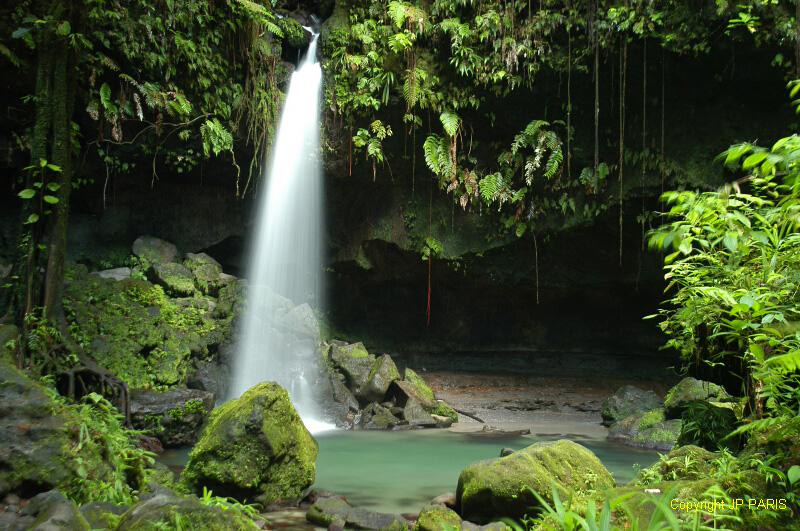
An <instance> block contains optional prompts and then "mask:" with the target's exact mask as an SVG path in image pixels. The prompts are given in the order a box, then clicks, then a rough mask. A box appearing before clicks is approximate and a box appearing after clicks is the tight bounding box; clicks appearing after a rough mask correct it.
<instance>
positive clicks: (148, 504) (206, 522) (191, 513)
mask: <svg viewBox="0 0 800 531" xmlns="http://www.w3.org/2000/svg"><path fill="white" fill-rule="evenodd" d="M117 529H119V530H120V531H163V530H164V529H176V530H181V529H186V530H188V529H191V530H192V531H255V530H256V529H259V528H258V527H257V526H256V525H255V523H254V522H253V521H252V520H250V518H248V517H246V516H245V515H243V514H242V513H241V512H240V511H238V510H235V509H232V508H231V509H227V510H226V509H224V508H220V507H212V506H209V505H206V504H204V503H202V502H201V500H198V499H197V498H195V497H193V496H177V495H175V494H172V493H171V492H168V491H165V492H160V493H157V494H155V495H154V496H153V497H151V498H149V499H147V500H145V501H142V502H140V503H139V504H137V505H135V506H133V507H131V509H130V510H128V511H127V512H126V513H125V514H123V515H122V518H121V519H120V522H119V527H118V528H117Z"/></svg>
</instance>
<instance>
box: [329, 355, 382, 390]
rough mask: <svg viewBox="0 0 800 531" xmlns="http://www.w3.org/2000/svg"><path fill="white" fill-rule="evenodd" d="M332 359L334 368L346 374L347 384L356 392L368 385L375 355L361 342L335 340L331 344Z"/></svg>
mask: <svg viewBox="0 0 800 531" xmlns="http://www.w3.org/2000/svg"><path fill="white" fill-rule="evenodd" d="M330 360H331V363H332V364H333V366H334V368H335V369H336V370H338V371H339V372H341V373H342V375H344V378H345V384H346V385H347V387H348V388H349V389H350V390H351V391H353V392H354V394H355V391H356V390H357V389H361V388H362V387H364V386H365V385H366V383H367V380H368V379H369V375H370V372H371V371H372V365H373V363H374V362H375V356H373V355H371V354H370V353H369V352H367V349H366V348H365V347H364V345H363V344H362V343H360V342H359V343H351V344H344V343H338V342H334V343H332V344H331V349H330ZM380 398H383V397H380ZM380 398H379V399H380Z"/></svg>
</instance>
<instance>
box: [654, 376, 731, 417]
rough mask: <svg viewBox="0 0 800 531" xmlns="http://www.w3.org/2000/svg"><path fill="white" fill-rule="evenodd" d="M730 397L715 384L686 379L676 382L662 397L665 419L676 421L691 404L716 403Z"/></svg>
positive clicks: (690, 378)
mask: <svg viewBox="0 0 800 531" xmlns="http://www.w3.org/2000/svg"><path fill="white" fill-rule="evenodd" d="M730 398H731V397H730V395H729V394H728V393H727V391H725V389H724V388H723V387H722V386H719V385H717V384H715V383H711V382H706V381H704V380H697V379H696V378H692V377H687V378H684V379H683V380H681V381H680V382H678V383H677V384H676V385H675V386H674V387H673V388H672V389H670V390H669V391H667V394H666V395H665V396H664V410H665V412H666V415H667V418H670V419H676V418H679V417H680V416H681V413H683V410H684V409H686V406H688V405H689V404H690V403H691V402H695V401H697V400H712V401H716V402H721V401H726V400H729V399H730Z"/></svg>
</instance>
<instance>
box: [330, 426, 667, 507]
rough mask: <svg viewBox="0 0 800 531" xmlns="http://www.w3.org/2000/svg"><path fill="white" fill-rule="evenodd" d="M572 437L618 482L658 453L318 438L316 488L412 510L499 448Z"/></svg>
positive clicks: (431, 439)
mask: <svg viewBox="0 0 800 531" xmlns="http://www.w3.org/2000/svg"><path fill="white" fill-rule="evenodd" d="M560 438H569V439H573V440H575V441H576V442H579V443H580V444H583V445H584V446H586V447H587V448H589V449H590V450H592V451H593V452H594V453H595V454H597V456H598V457H599V458H600V460H601V461H603V463H604V464H605V465H606V467H607V468H608V469H609V470H610V471H611V473H612V474H613V475H614V477H615V478H616V479H617V482H618V483H625V482H627V481H630V480H631V479H632V478H633V475H634V469H633V465H634V464H639V465H641V466H648V465H650V464H651V463H653V462H655V461H656V459H657V455H658V454H657V453H655V452H650V451H644V450H636V449H632V448H627V447H624V446H620V445H616V444H612V443H609V442H607V441H605V440H597V439H588V438H586V437H581V436H569V435H567V436H563V435H529V436H524V437H497V436H487V435H478V434H465V433H452V432H448V431H443V430H429V431H414V432H403V431H399V432H398V431H390V432H352V431H337V432H329V433H325V434H320V435H318V436H317V440H318V441H319V449H320V452H319V458H318V459H317V483H316V487H317V488H319V489H322V490H328V491H331V492H334V493H336V494H342V495H344V496H347V498H348V500H349V501H350V502H351V503H352V504H353V505H355V506H357V507H364V508H367V509H371V510H376V511H382V512H392V513H403V512H417V511H419V509H420V508H421V507H422V506H423V505H424V504H425V503H426V502H428V501H430V500H431V499H432V498H434V497H435V496H438V495H439V494H443V493H445V492H455V490H456V483H457V482H458V475H459V473H460V472H461V470H462V469H463V468H464V467H465V466H466V465H468V464H470V463H473V462H475V461H479V460H481V459H487V458H491V457H497V456H498V455H500V450H501V448H504V447H508V448H513V449H515V450H517V449H520V448H524V447H525V446H528V445H530V444H533V443H534V442H537V441H543V440H556V439H560Z"/></svg>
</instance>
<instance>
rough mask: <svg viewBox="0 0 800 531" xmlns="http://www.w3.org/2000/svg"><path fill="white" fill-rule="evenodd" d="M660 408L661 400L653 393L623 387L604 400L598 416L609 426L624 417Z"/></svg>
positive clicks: (630, 386)
mask: <svg viewBox="0 0 800 531" xmlns="http://www.w3.org/2000/svg"><path fill="white" fill-rule="evenodd" d="M660 407H661V399H660V398H658V395H656V394H655V393H654V392H653V391H650V390H647V391H645V390H644V389H639V388H638V387H635V386H633V385H625V386H623V387H620V388H619V389H617V391H616V392H615V393H614V394H613V395H611V396H610V397H608V398H606V399H605V401H604V402H603V406H602V409H601V413H600V414H601V415H602V417H603V424H605V425H606V426H609V425H611V424H613V423H614V422H617V421H618V420H622V419H624V418H625V417H630V416H631V415H634V414H638V413H644V412H646V411H650V410H653V409H657V408H660Z"/></svg>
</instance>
